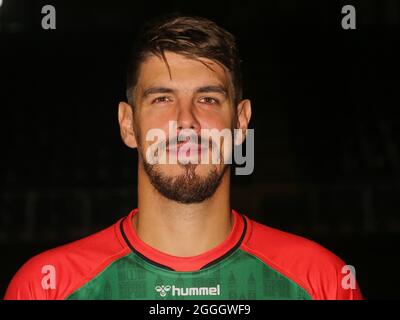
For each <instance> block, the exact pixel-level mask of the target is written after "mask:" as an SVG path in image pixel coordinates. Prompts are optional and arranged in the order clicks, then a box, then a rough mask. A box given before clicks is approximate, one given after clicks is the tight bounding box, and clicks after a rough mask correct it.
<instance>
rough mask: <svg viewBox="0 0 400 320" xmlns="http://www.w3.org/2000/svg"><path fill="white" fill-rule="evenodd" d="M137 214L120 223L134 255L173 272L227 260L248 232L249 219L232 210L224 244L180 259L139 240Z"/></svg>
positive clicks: (133, 212) (132, 212) (205, 266)
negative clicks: (136, 229) (230, 228)
mask: <svg viewBox="0 0 400 320" xmlns="http://www.w3.org/2000/svg"><path fill="white" fill-rule="evenodd" d="M137 212H138V209H134V210H132V211H131V213H130V214H129V215H128V216H127V217H125V218H124V219H123V220H122V221H121V222H120V231H121V234H122V237H123V238H124V240H125V242H126V243H127V245H128V246H129V248H130V249H131V250H132V251H133V252H134V253H136V254H137V255H139V256H140V257H142V258H143V259H144V260H146V261H147V262H149V263H151V264H153V265H156V266H158V267H161V268H164V269H168V270H173V271H181V272H182V271H186V272H190V271H197V270H200V269H205V268H207V267H209V266H211V265H214V264H215V263H217V262H219V261H221V260H223V259H225V258H226V257H228V256H229V255H230V254H231V253H233V252H234V251H236V249H238V248H239V247H240V244H241V243H242V241H243V238H244V236H245V234H246V230H247V221H246V219H247V218H246V217H245V216H244V215H241V214H239V213H237V212H236V211H235V210H232V215H233V227H232V230H231V232H230V233H229V235H228V237H227V238H226V239H225V240H224V241H223V242H222V243H220V244H219V245H217V246H216V247H214V248H212V249H210V250H208V251H206V252H204V253H202V254H200V255H196V256H192V257H178V256H173V255H170V254H167V253H164V252H162V251H159V250H157V249H155V248H153V247H151V246H149V245H148V244H146V243H145V242H143V241H142V240H141V239H140V238H139V236H138V235H137V233H136V231H135V229H134V227H133V225H132V217H133V215H135V214H136V213H137Z"/></svg>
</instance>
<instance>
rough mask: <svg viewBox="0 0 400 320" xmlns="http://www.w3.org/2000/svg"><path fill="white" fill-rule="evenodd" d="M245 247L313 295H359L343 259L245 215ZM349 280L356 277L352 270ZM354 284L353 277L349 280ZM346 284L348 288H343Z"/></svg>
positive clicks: (326, 297) (359, 297)
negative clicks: (350, 284) (246, 231)
mask: <svg viewBox="0 0 400 320" xmlns="http://www.w3.org/2000/svg"><path fill="white" fill-rule="evenodd" d="M247 221H248V225H249V231H248V233H247V236H246V238H245V239H244V242H243V244H242V248H243V250H244V251H246V252H248V253H249V254H252V255H254V256H256V257H257V258H259V259H260V260H262V261H263V262H264V263H265V264H267V265H268V266H269V267H271V268H273V269H275V270H276V271H278V272H280V273H281V274H283V275H284V276H286V277H287V278H289V279H291V280H292V281H294V282H296V283H297V284H298V285H300V286H301V287H303V289H305V290H306V291H307V292H308V293H309V294H310V296H311V297H312V298H313V299H361V298H362V295H361V292H360V290H359V288H358V285H357V284H355V283H354V284H355V288H354V289H353V286H350V287H349V286H348V285H344V286H343V284H346V283H347V282H346V281H347V280H348V279H347V278H346V276H348V269H347V268H346V263H345V262H344V261H343V260H342V259H340V258H339V257H338V256H336V255H335V254H334V253H332V252H331V251H329V250H328V249H326V248H324V247H323V246H321V245H320V244H318V243H316V242H314V241H312V240H309V239H306V238H304V237H301V236H298V235H295V234H291V233H288V232H284V231H281V230H278V229H275V228H271V227H269V226H266V225H263V224H261V223H259V222H256V221H254V220H251V219H248V218H247ZM350 277H352V278H351V279H350V280H354V281H355V277H353V274H351V275H350ZM351 283H352V284H353V281H351ZM346 288H347V289H346Z"/></svg>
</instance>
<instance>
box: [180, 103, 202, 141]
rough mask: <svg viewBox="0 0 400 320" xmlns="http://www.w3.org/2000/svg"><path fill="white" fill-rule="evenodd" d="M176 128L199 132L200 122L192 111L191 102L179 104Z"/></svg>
mask: <svg viewBox="0 0 400 320" xmlns="http://www.w3.org/2000/svg"><path fill="white" fill-rule="evenodd" d="M177 129H178V131H180V130H182V129H193V130H194V131H195V132H196V133H198V134H199V133H200V122H199V120H198V118H197V117H196V115H195V113H194V107H193V106H192V103H190V102H187V103H185V104H181V105H180V106H179V109H178V117H177Z"/></svg>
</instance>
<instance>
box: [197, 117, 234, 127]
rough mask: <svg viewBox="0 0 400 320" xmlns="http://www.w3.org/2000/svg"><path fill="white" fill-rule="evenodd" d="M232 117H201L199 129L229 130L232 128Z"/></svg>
mask: <svg viewBox="0 0 400 320" xmlns="http://www.w3.org/2000/svg"><path fill="white" fill-rule="evenodd" d="M232 120H233V117H232V115H230V114H229V115H228V114H227V115H220V114H214V115H210V116H207V117H203V119H202V121H201V128H202V129H218V130H222V129H226V128H228V129H231V126H232Z"/></svg>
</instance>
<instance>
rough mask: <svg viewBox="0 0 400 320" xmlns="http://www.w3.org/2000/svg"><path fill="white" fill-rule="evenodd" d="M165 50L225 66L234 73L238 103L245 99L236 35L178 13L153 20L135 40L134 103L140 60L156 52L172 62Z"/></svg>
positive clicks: (131, 65)
mask: <svg viewBox="0 0 400 320" xmlns="http://www.w3.org/2000/svg"><path fill="white" fill-rule="evenodd" d="M165 51H171V52H174V53H177V54H181V55H184V56H186V57H188V58H191V59H197V58H207V59H210V60H213V61H215V62H217V63H219V64H220V65H222V66H224V67H225V68H226V69H228V71H229V73H230V76H231V80H232V85H233V89H234V97H233V99H234V103H235V104H237V103H239V102H240V101H241V100H242V90H243V89H242V74H241V66H240V65H241V60H240V57H239V53H238V50H237V47H236V41H235V37H234V36H233V35H232V34H231V33H229V32H228V31H226V30H224V29H223V28H221V27H219V26H218V25H217V24H216V23H215V22H213V21H210V20H208V19H205V18H201V17H195V16H179V15H176V14H175V15H170V16H168V17H163V18H161V19H156V20H153V21H151V22H150V23H149V24H147V25H146V26H145V28H144V29H143V31H142V32H140V34H139V37H138V39H137V41H136V42H135V44H134V47H133V50H132V53H131V54H130V56H129V60H128V72H127V91H126V95H127V98H128V102H129V103H130V104H131V105H132V106H133V105H134V100H133V91H134V88H135V86H136V84H137V81H138V72H139V68H140V64H141V63H142V62H143V61H144V60H145V59H146V58H147V57H149V56H151V55H155V56H158V57H159V58H161V59H163V61H164V62H166V64H167V66H168V63H167V61H166V58H165V55H164V52H165ZM168 69H169V67H168Z"/></svg>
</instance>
